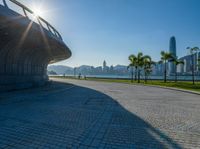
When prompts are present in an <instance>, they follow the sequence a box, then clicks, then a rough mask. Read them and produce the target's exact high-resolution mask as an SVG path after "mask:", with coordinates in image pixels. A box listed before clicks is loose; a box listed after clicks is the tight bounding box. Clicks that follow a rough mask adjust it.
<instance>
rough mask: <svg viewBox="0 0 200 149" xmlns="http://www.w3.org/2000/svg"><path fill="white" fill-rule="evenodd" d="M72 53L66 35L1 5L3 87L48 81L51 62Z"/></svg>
mask: <svg viewBox="0 0 200 149" xmlns="http://www.w3.org/2000/svg"><path fill="white" fill-rule="evenodd" d="M70 56H71V51H70V50H69V48H68V47H67V46H66V45H65V43H64V42H63V41H62V39H60V38H58V37H56V36H53V35H52V33H51V32H49V31H48V30H47V29H45V28H43V27H41V26H40V25H39V24H37V23H35V22H33V21H31V20H29V19H28V18H26V17H23V16H22V15H20V14H17V13H16V12H14V11H12V10H10V9H7V8H5V7H3V6H1V5H0V90H8V89H15V88H25V87H30V86H33V85H41V84H44V83H45V82H46V81H47V80H48V77H47V74H46V71H47V65H48V64H49V63H54V62H58V61H60V60H64V59H67V58H69V57H70Z"/></svg>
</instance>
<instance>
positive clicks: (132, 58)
mask: <svg viewBox="0 0 200 149" xmlns="http://www.w3.org/2000/svg"><path fill="white" fill-rule="evenodd" d="M128 59H129V61H130V64H129V66H128V69H129V68H131V82H132V83H133V68H135V81H136V79H137V64H136V61H137V58H136V56H135V55H133V54H132V55H130V56H129V57H128Z"/></svg>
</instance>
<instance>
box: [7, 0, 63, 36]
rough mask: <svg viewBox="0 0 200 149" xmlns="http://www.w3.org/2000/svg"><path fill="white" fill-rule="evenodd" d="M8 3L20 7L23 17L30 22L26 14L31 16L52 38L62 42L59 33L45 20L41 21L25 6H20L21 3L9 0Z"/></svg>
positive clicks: (40, 18) (41, 19)
mask: <svg viewBox="0 0 200 149" xmlns="http://www.w3.org/2000/svg"><path fill="white" fill-rule="evenodd" d="M9 1H11V2H12V3H14V4H15V5H17V6H19V7H21V8H22V10H23V12H24V15H25V17H27V18H29V19H30V20H32V19H31V18H30V17H29V16H28V13H30V14H31V15H33V16H34V17H35V18H36V19H37V21H38V23H39V25H40V26H42V27H43V28H45V26H44V25H46V29H47V30H48V31H49V32H50V33H51V34H52V35H53V36H55V37H57V38H59V39H61V40H62V37H61V35H60V33H59V32H58V31H57V30H56V29H55V28H54V27H53V26H52V25H51V24H49V23H48V22H47V21H46V20H45V19H43V18H42V17H40V16H37V15H35V13H34V12H33V11H32V10H31V9H29V8H28V7H26V6H25V5H23V4H21V3H20V2H18V1H17V0H9ZM32 21H34V20H32ZM43 24H44V25H43Z"/></svg>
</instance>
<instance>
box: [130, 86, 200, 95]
mask: <svg viewBox="0 0 200 149" xmlns="http://www.w3.org/2000/svg"><path fill="white" fill-rule="evenodd" d="M134 85H136V86H137V85H138V86H147V87H148V86H149V87H155V88H162V89H168V90H174V91H180V92H184V93H189V94H196V95H200V92H195V91H190V90H185V89H179V88H174V87H165V86H159V85H145V84H144V85H143V84H134Z"/></svg>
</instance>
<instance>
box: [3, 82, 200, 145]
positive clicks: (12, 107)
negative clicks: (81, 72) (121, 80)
mask: <svg viewBox="0 0 200 149" xmlns="http://www.w3.org/2000/svg"><path fill="white" fill-rule="evenodd" d="M56 81H60V82H57V83H56V82H54V83H52V84H50V85H49V86H45V87H42V88H35V89H28V90H23V91H15V92H9V93H1V94H0V148H5V149H9V148H19V149H24V148H25V149H26V148H28V149H29V148H30V149H31V148H33V149H35V148H41V149H43V148H45V149H47V148H52V149H56V148H58V149H60V148H61V149H62V148H63V149H64V148H65V149H66V148H67V149H76V148H77V149H78V148H80V149H90V148H91V149H96V148H99V149H104V148H105V149H115V148H116V149H118V148H119V149H126V148H127V149H138V148H139V149H140V148H141V149H146V148H147V149H163V148H177V149H180V148H200V117H199V113H200V96H198V95H193V94H188V93H183V92H178V91H172V90H166V89H159V88H153V87H145V86H134V85H126V84H118V83H102V82H93V81H78V80H60V79H56ZM63 82H67V83H63Z"/></svg>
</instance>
